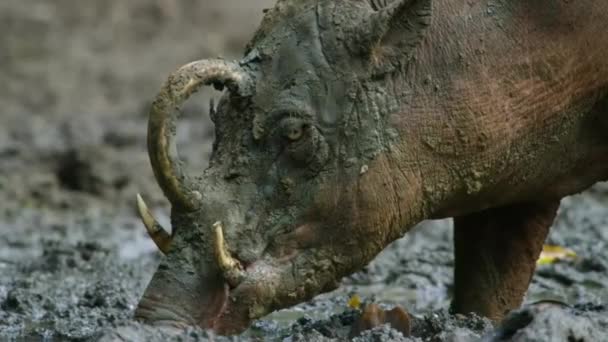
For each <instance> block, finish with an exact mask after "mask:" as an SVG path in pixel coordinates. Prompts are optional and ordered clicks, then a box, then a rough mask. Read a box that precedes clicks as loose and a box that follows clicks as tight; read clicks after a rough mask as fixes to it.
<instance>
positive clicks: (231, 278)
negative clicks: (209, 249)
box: [213, 221, 244, 287]
mask: <svg viewBox="0 0 608 342" xmlns="http://www.w3.org/2000/svg"><path fill="white" fill-rule="evenodd" d="M213 228H214V232H215V241H214V243H215V257H216V259H217V263H218V266H219V267H220V269H221V270H222V272H223V273H224V278H225V279H226V280H227V281H228V283H229V284H230V285H231V286H233V287H235V286H236V285H238V283H240V282H241V280H242V279H243V277H244V273H243V268H242V266H241V263H240V262H239V261H238V260H235V259H234V258H233V257H232V256H230V253H229V252H228V251H227V250H226V243H225V241H224V228H223V226H222V223H221V222H219V221H218V222H216V223H214V224H213Z"/></svg>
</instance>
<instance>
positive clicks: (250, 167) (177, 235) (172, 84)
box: [136, 0, 421, 333]
mask: <svg viewBox="0 0 608 342" xmlns="http://www.w3.org/2000/svg"><path fill="white" fill-rule="evenodd" d="M395 3H398V4H401V3H402V2H401V1H395ZM407 3H409V2H403V4H407ZM400 6H401V5H399V6H397V5H394V6H393V7H394V8H393V7H391V8H389V9H388V10H387V12H388V13H384V12H383V10H382V9H378V8H374V7H373V6H371V5H370V2H367V1H363V0H361V1H354V0H353V1H346V0H345V1H337V2H334V1H312V0H309V1H301V2H298V1H289V0H283V1H279V4H278V5H277V7H275V9H273V10H272V11H271V12H270V13H269V14H267V17H266V18H265V20H264V22H263V24H262V27H261V28H260V30H259V31H258V33H257V34H256V37H255V38H254V39H253V41H252V43H251V44H250V47H249V48H248V53H247V54H246V57H245V58H244V59H243V60H242V61H241V62H240V63H239V64H236V63H228V62H225V61H199V62H194V63H191V64H188V65H186V66H184V67H182V68H181V69H180V70H178V71H177V72H176V73H174V74H173V75H172V76H171V77H170V79H169V82H168V83H167V85H165V88H163V90H162V91H161V93H160V94H159V95H158V96H157V100H156V101H155V103H154V106H153V108H152V111H151V114H150V125H149V140H148V148H149V154H150V159H151V162H152V166H153V169H154V171H155V175H156V178H157V180H158V182H159V184H160V186H161V188H162V189H163V191H164V193H165V195H166V196H167V197H168V198H169V200H170V201H171V202H172V204H173V211H172V224H173V227H174V233H173V236H171V237H168V236H165V238H166V239H165V240H171V242H170V248H169V247H166V248H165V250H166V252H167V255H166V258H165V259H164V260H163V262H162V263H161V265H160V267H159V270H158V271H157V273H156V274H155V276H154V278H153V279H152V281H151V283H150V285H149V287H148V289H147V290H146V293H145V295H144V298H143V299H142V301H141V302H140V305H139V307H138V310H137V312H136V315H137V316H138V317H139V318H141V319H143V320H146V321H154V322H157V323H158V322H159V321H164V322H170V323H173V324H175V323H176V322H181V323H180V324H197V325H200V326H202V327H203V328H212V329H215V330H217V331H219V332H220V333H236V332H240V331H242V330H244V329H245V328H247V327H248V326H249V324H250V322H251V320H253V319H255V318H258V317H261V316H263V315H265V314H267V313H269V312H271V311H273V310H276V309H279V308H283V307H286V306H289V305H293V304H296V303H299V302H302V301H304V300H307V299H309V298H312V297H313V296H314V295H317V294H319V293H322V292H325V291H328V290H331V289H334V288H335V287H336V286H337V284H338V282H339V280H340V279H341V277H343V276H344V275H346V274H349V273H351V272H353V271H355V270H356V269H358V268H360V267H362V266H364V265H365V264H366V263H367V262H368V261H369V260H370V259H371V258H372V257H373V256H374V255H375V254H377V253H378V252H379V251H380V250H381V248H382V246H384V245H385V244H386V242H387V241H388V240H389V239H390V237H389V235H390V234H387V233H383V232H381V231H379V229H382V228H381V227H382V226H383V225H386V224H388V223H390V224H393V223H394V222H397V220H398V218H396V217H394V215H392V214H393V212H391V213H388V214H386V215H385V214H384V213H383V212H384V211H386V210H387V208H388V206H386V203H384V202H383V201H382V200H381V197H380V196H378V195H377V185H380V184H381V183H382V182H383V180H384V178H385V176H386V175H385V174H384V173H385V171H386V169H387V166H386V165H381V164H378V165H380V166H378V167H375V168H374V169H370V170H369V172H368V171H367V168H368V165H367V164H369V163H371V162H372V161H373V160H374V158H375V157H376V156H378V155H379V154H381V153H382V152H383V151H384V150H386V149H387V148H388V146H389V144H390V143H391V139H394V137H395V136H396V134H395V133H394V131H392V130H391V127H390V125H389V124H388V120H387V119H386V118H387V115H388V113H389V111H390V110H391V108H394V107H395V104H394V103H392V102H390V101H388V100H387V99H388V96H386V94H387V91H386V89H385V87H384V86H379V85H378V82H377V81H374V80H371V78H372V71H371V70H372V69H374V68H373V67H371V66H370V65H371V64H370V63H371V62H370V58H371V57H370V54H371V53H367V54H365V53H364V51H366V49H365V48H364V47H362V46H361V44H363V45H365V44H367V43H369V42H373V41H375V38H374V36H373V34H371V35H370V37H367V36H365V37H363V38H361V39H360V37H356V39H350V38H349V35H353V34H354V33H353V32H356V31H358V30H359V26H360V25H363V24H366V23H367V21H369V20H371V21H372V24H369V23H367V24H366V25H371V27H372V28H373V29H374V30H380V31H381V32H380V33H378V35H379V36H382V35H383V33H384V32H385V31H387V30H388V28H390V25H388V24H387V25H385V26H386V27H384V26H382V25H380V24H375V23H374V20H376V21H378V22H379V23H383V22H385V21H390V19H391V14H392V13H394V12H399V9H400ZM389 10H390V11H389ZM416 13H421V12H420V11H418V12H416ZM373 15H376V16H378V18H377V19H369V18H368V17H370V16H373ZM368 19H369V20H368ZM359 24H360V25H359ZM373 32H374V31H372V33H373ZM371 49H372V48H371V47H369V48H368V49H367V50H371ZM368 52H369V51H368ZM376 57H377V56H376ZM202 84H214V85H216V86H218V85H219V86H224V87H226V88H227V89H228V91H227V92H226V93H225V94H224V96H223V97H222V98H221V100H220V101H219V103H218V105H217V107H215V108H212V110H211V112H212V113H211V117H212V120H213V122H214V124H215V126H216V140H215V142H214V146H213V153H212V157H211V160H210V164H209V165H210V166H209V168H208V169H207V170H206V171H205V172H204V173H203V174H202V175H201V176H199V177H197V178H191V177H188V176H187V175H185V173H183V171H182V169H181V166H180V162H179V159H178V157H177V154H176V149H175V142H174V140H173V135H174V132H175V129H174V125H175V123H174V120H175V119H176V117H177V115H178V112H177V111H175V108H176V107H179V104H180V103H181V102H183V101H184V100H185V99H186V98H187V97H188V96H189V95H190V94H191V93H192V92H193V91H195V90H196V89H197V87H198V86H199V85H202ZM364 174H366V175H365V176H364V177H363V176H362V175H364ZM384 184H385V185H386V182H384ZM372 212H373V214H370V213H372ZM144 216H145V215H144ZM148 221H149V222H151V223H150V224H149V225H148V226H149V230H150V231H151V232H158V231H161V230H159V229H157V227H158V224H156V223H155V222H152V219H149V220H148ZM160 245H161V244H159V246H160ZM167 245H168V244H167Z"/></svg>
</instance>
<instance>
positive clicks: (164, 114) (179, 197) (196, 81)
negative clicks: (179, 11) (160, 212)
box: [148, 59, 253, 211]
mask: <svg viewBox="0 0 608 342" xmlns="http://www.w3.org/2000/svg"><path fill="white" fill-rule="evenodd" d="M203 85H214V86H216V87H220V88H221V87H223V86H226V87H227V88H228V89H229V90H230V92H231V93H233V94H236V95H239V96H246V95H247V94H250V93H251V88H252V86H253V81H252V80H251V77H250V75H249V74H248V73H247V72H246V71H245V70H244V69H243V68H242V67H241V66H240V65H239V64H238V63H236V62H228V61H224V60H220V59H214V60H200V61H196V62H192V63H189V64H186V65H184V66H182V67H181V68H179V69H178V70H177V71H175V72H174V73H172V74H171V75H170V76H169V78H168V80H167V82H166V83H165V85H164V86H163V87H162V88H161V90H160V92H159V93H158V95H156V98H155V100H154V102H153V103H152V107H151V108H150V114H149V119H148V155H149V157H150V163H151V164H152V170H153V171H154V176H155V177H156V180H157V182H158V184H159V185H160V187H161V189H162V190H163V193H164V194H165V196H167V198H168V199H169V201H170V202H171V204H173V205H174V206H178V207H180V208H181V209H185V210H187V211H195V210H198V209H199V207H200V205H201V200H202V195H201V194H200V193H199V192H198V191H197V190H196V184H195V183H194V182H193V180H192V178H191V177H190V176H189V175H188V174H187V173H186V171H185V170H184V168H183V167H182V164H183V163H182V161H181V159H180V158H179V154H178V151H177V142H176V139H175V134H176V124H177V119H178V117H179V115H180V110H179V109H180V108H181V106H182V104H183V103H184V102H185V101H186V100H187V99H188V98H189V97H190V96H191V95H192V94H193V93H194V92H196V91H197V90H198V89H199V88H200V87H201V86H203Z"/></svg>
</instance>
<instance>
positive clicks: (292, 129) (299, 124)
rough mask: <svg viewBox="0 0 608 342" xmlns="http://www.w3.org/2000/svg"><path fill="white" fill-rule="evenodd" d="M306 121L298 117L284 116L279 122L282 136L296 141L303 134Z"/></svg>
mask: <svg viewBox="0 0 608 342" xmlns="http://www.w3.org/2000/svg"><path fill="white" fill-rule="evenodd" d="M306 128H307V123H306V122H304V121H303V120H302V119H298V118H286V119H284V120H283V121H282V122H281V131H282V134H283V137H284V138H285V139H287V140H288V141H298V140H300V138H302V136H303V135H304V130H306Z"/></svg>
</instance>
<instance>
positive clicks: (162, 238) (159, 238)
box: [137, 194, 171, 254]
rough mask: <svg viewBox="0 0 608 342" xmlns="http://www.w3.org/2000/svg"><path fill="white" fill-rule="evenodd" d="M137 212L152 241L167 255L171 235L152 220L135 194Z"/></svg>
mask: <svg viewBox="0 0 608 342" xmlns="http://www.w3.org/2000/svg"><path fill="white" fill-rule="evenodd" d="M137 210H138V211H139V217H141V220H142V221H143V223H144V226H146V230H147V231H148V234H150V237H151V238H152V241H154V243H155V244H156V246H157V247H158V248H159V249H160V251H161V252H163V253H164V254H167V253H168V252H169V249H170V247H171V235H169V233H167V231H166V230H165V229H164V228H163V227H162V226H161V225H160V223H158V222H157V221H156V220H155V219H154V216H152V213H151V212H150V209H148V206H147V205H146V202H144V199H143V198H141V195H140V194H137Z"/></svg>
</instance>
